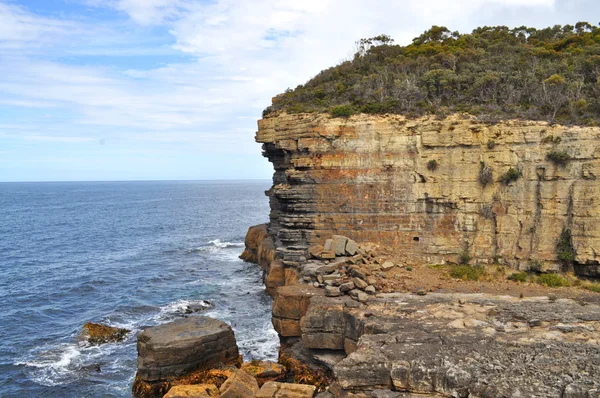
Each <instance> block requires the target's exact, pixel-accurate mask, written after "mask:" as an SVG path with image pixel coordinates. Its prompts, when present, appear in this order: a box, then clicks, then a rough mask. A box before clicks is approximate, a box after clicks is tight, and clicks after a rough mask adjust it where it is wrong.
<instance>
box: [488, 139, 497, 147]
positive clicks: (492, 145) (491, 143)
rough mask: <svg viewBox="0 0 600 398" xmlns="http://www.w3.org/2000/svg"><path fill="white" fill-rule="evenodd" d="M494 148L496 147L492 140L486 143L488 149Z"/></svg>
mask: <svg viewBox="0 0 600 398" xmlns="http://www.w3.org/2000/svg"><path fill="white" fill-rule="evenodd" d="M495 146H496V141H494V140H489V141H488V143H487V147H488V149H494V147H495Z"/></svg>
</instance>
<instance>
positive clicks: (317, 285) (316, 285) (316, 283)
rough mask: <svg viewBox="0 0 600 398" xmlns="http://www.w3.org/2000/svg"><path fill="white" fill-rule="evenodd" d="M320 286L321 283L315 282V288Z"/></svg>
mask: <svg viewBox="0 0 600 398" xmlns="http://www.w3.org/2000/svg"><path fill="white" fill-rule="evenodd" d="M321 279H322V278H321ZM319 285H320V284H319V282H313V286H314V287H319Z"/></svg>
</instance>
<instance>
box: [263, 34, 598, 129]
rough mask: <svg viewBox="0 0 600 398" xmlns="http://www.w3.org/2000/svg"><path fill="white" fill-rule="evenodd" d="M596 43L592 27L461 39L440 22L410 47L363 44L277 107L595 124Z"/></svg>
mask: <svg viewBox="0 0 600 398" xmlns="http://www.w3.org/2000/svg"><path fill="white" fill-rule="evenodd" d="M386 37H387V36H386ZM599 37H600V27H599V26H597V25H596V24H595V25H590V27H589V28H586V29H585V30H577V29H575V27H574V26H572V25H565V26H560V25H555V26H552V27H547V28H543V29H537V28H530V27H524V26H521V27H516V28H509V27H506V26H485V27H480V28H476V29H474V30H473V31H472V32H469V33H463V34H461V33H459V32H451V31H450V30H449V29H447V28H446V27H443V26H433V27H431V29H429V30H427V31H426V32H424V33H423V34H422V35H420V36H419V37H416V38H415V39H414V40H413V41H412V43H410V44H408V45H406V46H400V45H395V44H394V43H393V42H392V41H391V40H384V41H382V40H379V39H377V38H370V39H362V40H360V41H359V46H358V47H357V50H358V51H356V53H355V54H354V56H353V57H352V59H350V60H348V61H345V62H342V63H340V64H339V65H337V66H334V67H332V68H328V69H325V70H323V71H321V72H320V73H319V74H317V75H316V76H315V77H314V78H312V79H311V80H310V81H308V82H306V84H303V85H299V86H297V87H296V88H295V89H293V90H291V89H288V90H286V92H285V94H283V95H281V96H279V97H278V98H277V101H275V103H274V104H273V108H274V110H276V111H277V110H281V109H284V110H288V109H289V108H291V107H293V105H294V104H298V103H302V104H304V105H305V106H304V107H298V108H294V109H295V110H296V111H297V110H299V109H307V110H315V111H319V112H327V111H329V110H330V109H331V108H332V107H335V106H341V105H344V104H347V105H349V106H351V107H352V108H353V109H354V112H359V111H360V112H364V113H378V114H380V113H397V114H403V115H410V117H419V116H422V115H424V114H431V115H437V116H438V117H445V115H447V114H452V113H457V112H458V113H462V112H464V113H469V114H471V115H475V116H477V117H478V119H479V120H482V121H487V122H490V123H494V122H497V121H501V120H506V119H512V118H521V119H535V120H546V121H547V120H551V121H552V122H557V123H561V124H579V125H581V124H585V125H593V124H598V123H600V102H599V101H598V85H597V77H598V76H597V75H598V73H597V67H598V59H597V57H598V54H600V39H599ZM350 46H351V43H348V47H350ZM531 65H535V68H532V67H531ZM575 94H576V95H575ZM344 117H345V116H344Z"/></svg>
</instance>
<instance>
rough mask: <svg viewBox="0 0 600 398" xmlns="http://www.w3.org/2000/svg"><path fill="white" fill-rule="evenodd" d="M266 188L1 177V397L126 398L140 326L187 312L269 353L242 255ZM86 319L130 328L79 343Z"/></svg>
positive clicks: (272, 344)
mask: <svg viewBox="0 0 600 398" xmlns="http://www.w3.org/2000/svg"><path fill="white" fill-rule="evenodd" d="M268 187H269V181H253V182H187V181H186V182H78V183H75V182H69V183H1V184H0V396H2V397H37V396H44V397H52V396H56V397H127V396H130V395H131V393H130V391H131V385H132V383H133V379H134V375H135V371H136V359H137V358H136V355H137V354H136V348H135V343H136V334H137V333H139V332H140V330H142V329H143V328H144V327H148V326H153V325H158V324H162V323H165V322H169V321H172V320H175V319H179V318H181V317H183V316H190V315H189V314H188V312H189V310H190V309H193V310H199V312H198V313H197V314H201V315H208V316H212V317H215V318H219V319H222V320H224V321H226V322H228V323H230V324H231V326H232V327H233V329H234V331H235V335H236V338H237V342H238V346H239V347H240V351H241V353H242V354H243V355H244V358H245V359H246V360H249V359H271V360H272V359H276V357H277V349H278V338H277V334H276V333H275V331H274V330H273V328H272V326H271V322H270V313H271V299H270V298H269V297H268V296H267V295H266V294H265V292H264V286H263V284H262V281H261V271H260V269H259V267H258V266H256V265H253V264H247V263H244V262H242V261H241V260H240V259H239V258H238V256H239V255H240V254H241V253H242V251H243V247H244V244H243V241H244V236H245V233H246V231H247V229H248V227H249V226H251V225H255V224H259V223H263V222H266V221H267V220H268V211H269V210H268V200H267V198H266V197H265V195H264V191H265V190H266V189H268ZM192 316H193V314H192ZM90 321H91V322H101V323H105V324H108V325H111V326H117V327H124V328H127V329H131V330H132V333H131V334H129V335H128V336H127V338H126V339H125V340H124V341H123V342H120V343H115V344H105V345H101V346H92V347H86V346H81V345H79V344H78V343H77V340H76V339H77V335H78V334H79V332H80V331H81V327H82V326H83V325H84V324H85V323H86V322H90Z"/></svg>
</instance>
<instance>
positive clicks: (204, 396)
mask: <svg viewBox="0 0 600 398" xmlns="http://www.w3.org/2000/svg"><path fill="white" fill-rule="evenodd" d="M218 396H219V389H218V388H217V387H216V386H215V385H214V384H192V385H188V386H173V387H172V388H171V389H170V390H169V392H168V393H167V394H166V395H165V396H164V398H211V397H218Z"/></svg>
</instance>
